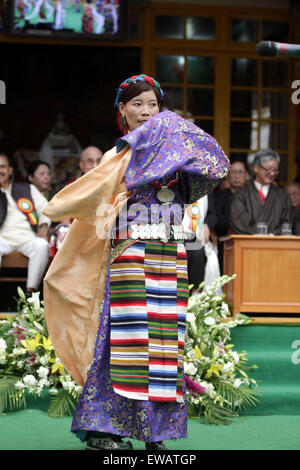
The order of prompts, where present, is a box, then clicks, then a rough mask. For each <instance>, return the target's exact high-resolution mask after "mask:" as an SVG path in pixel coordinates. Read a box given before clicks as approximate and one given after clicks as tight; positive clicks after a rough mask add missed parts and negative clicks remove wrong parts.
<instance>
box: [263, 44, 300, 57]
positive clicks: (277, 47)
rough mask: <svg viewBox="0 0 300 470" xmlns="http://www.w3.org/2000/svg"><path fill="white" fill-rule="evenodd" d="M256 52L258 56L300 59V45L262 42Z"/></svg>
mask: <svg viewBox="0 0 300 470" xmlns="http://www.w3.org/2000/svg"><path fill="white" fill-rule="evenodd" d="M256 52H257V54H258V55H263V56H268V57H300V45H299V44H286V43H284V42H273V41H261V42H259V43H258V44H257V46H256Z"/></svg>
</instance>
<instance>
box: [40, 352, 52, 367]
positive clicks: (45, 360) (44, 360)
mask: <svg viewBox="0 0 300 470" xmlns="http://www.w3.org/2000/svg"><path fill="white" fill-rule="evenodd" d="M49 359H50V356H49V354H44V356H42V357H40V363H41V364H42V365H43V366H46V365H47V364H48V362H49Z"/></svg>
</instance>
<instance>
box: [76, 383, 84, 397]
mask: <svg viewBox="0 0 300 470" xmlns="http://www.w3.org/2000/svg"><path fill="white" fill-rule="evenodd" d="M74 390H75V392H76V393H78V395H79V394H80V393H81V392H82V390H83V388H82V387H81V385H75V387H74Z"/></svg>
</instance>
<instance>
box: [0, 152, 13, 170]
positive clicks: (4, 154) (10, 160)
mask: <svg viewBox="0 0 300 470" xmlns="http://www.w3.org/2000/svg"><path fill="white" fill-rule="evenodd" d="M0 157H5V158H6V160H7V163H8V165H9V166H10V167H12V168H13V167H14V165H13V161H12V159H11V158H10V157H9V156H8V155H6V153H4V152H0Z"/></svg>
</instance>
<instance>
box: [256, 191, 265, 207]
mask: <svg viewBox="0 0 300 470" xmlns="http://www.w3.org/2000/svg"><path fill="white" fill-rule="evenodd" d="M257 191H258V194H259V197H260V200H261V202H262V203H263V204H264V202H265V200H266V196H265V195H264V193H263V192H262V190H261V189H258V190H257Z"/></svg>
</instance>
